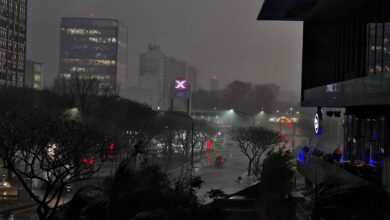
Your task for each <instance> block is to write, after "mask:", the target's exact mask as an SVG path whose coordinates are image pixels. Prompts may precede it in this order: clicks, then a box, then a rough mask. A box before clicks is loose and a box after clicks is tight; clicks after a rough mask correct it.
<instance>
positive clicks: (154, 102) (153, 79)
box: [138, 44, 165, 108]
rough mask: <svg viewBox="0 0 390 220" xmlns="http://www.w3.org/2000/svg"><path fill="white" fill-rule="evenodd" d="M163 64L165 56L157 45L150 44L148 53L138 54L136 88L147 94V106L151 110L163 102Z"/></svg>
mask: <svg viewBox="0 0 390 220" xmlns="http://www.w3.org/2000/svg"><path fill="white" fill-rule="evenodd" d="M164 62H165V54H164V53H163V52H161V51H160V47H159V46H158V45H155V44H150V45H149V47H148V51H147V52H146V53H142V54H140V62H139V79H138V88H139V89H141V90H143V91H145V92H146V93H147V95H148V96H149V100H148V103H147V104H149V105H151V107H152V108H157V107H158V106H161V105H162V102H163V95H164V94H163V93H164V88H163V84H164V71H165V70H164V68H165V66H164ZM145 98H146V97H145Z"/></svg>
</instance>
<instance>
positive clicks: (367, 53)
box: [259, 0, 390, 191]
mask: <svg viewBox="0 0 390 220" xmlns="http://www.w3.org/2000/svg"><path fill="white" fill-rule="evenodd" d="M389 10H390V1H387V0H356V1H348V0H338V1H320V0H314V1H313V0H310V1H309V0H303V1H294V2H293V3H292V1H288V0H266V1H265V3H264V5H263V8H262V10H261V12H260V14H259V20H287V21H303V22H304V34H303V62H302V63H303V66H302V97H301V102H302V105H303V106H307V107H319V110H320V109H321V108H322V107H336V108H345V120H344V126H343V127H344V149H343V157H344V159H345V160H351V161H362V162H364V163H366V164H370V165H371V166H375V167H376V168H377V171H378V172H379V173H380V174H381V175H380V176H381V181H382V185H383V187H384V188H385V189H386V190H387V191H390V42H389V39H390V14H389V13H387V12H388V11H389ZM319 112H320V111H319ZM324 132H326V131H324Z"/></svg>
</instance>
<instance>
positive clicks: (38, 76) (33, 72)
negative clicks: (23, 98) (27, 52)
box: [24, 60, 43, 90]
mask: <svg viewBox="0 0 390 220" xmlns="http://www.w3.org/2000/svg"><path fill="white" fill-rule="evenodd" d="M42 81H43V64H42V63H37V62H34V61H31V60H27V61H26V73H25V77H24V84H25V87H27V88H33V89H37V90H41V89H42Z"/></svg>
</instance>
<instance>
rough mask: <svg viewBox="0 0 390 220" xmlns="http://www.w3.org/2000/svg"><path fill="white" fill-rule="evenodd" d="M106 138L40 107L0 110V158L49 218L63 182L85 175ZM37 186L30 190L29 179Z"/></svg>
mask: <svg viewBox="0 0 390 220" xmlns="http://www.w3.org/2000/svg"><path fill="white" fill-rule="evenodd" d="M106 147H107V138H106V137H105V135H104V134H102V133H101V132H100V131H98V130H97V129H96V128H94V127H93V126H88V125H84V124H81V123H79V122H76V121H71V120H68V119H67V118H65V117H64V116H62V115H52V114H49V113H47V114H44V113H41V112H27V113H23V112H1V113H0V159H1V161H2V163H3V166H4V168H6V169H8V170H9V171H11V172H12V173H13V174H14V175H15V176H16V178H17V180H18V181H19V182H20V184H21V185H22V187H23V188H24V189H25V190H26V191H27V193H28V194H29V195H30V196H31V198H32V200H33V201H35V202H36V203H37V205H38V207H37V214H38V216H39V217H40V219H42V220H44V219H52V218H53V216H54V214H55V213H56V211H57V208H58V205H59V202H60V199H61V197H62V194H63V192H64V190H65V188H66V187H67V186H69V185H70V184H73V183H75V182H78V181H81V180H86V179H89V178H90V177H92V175H93V174H94V173H95V172H97V170H99V168H100V167H101V165H102V164H103V162H104V152H105V149H106ZM33 182H34V183H35V184H36V185H38V186H40V187H41V188H40V189H41V190H38V191H37V190H33V188H32V183H33Z"/></svg>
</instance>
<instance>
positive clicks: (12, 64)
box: [0, 0, 27, 87]
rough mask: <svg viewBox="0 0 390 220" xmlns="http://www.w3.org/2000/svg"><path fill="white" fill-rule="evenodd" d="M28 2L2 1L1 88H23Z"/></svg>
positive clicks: (0, 14)
mask: <svg viewBox="0 0 390 220" xmlns="http://www.w3.org/2000/svg"><path fill="white" fill-rule="evenodd" d="M26 25H27V0H0V86H7V87H23V84H24V72H25V59H26Z"/></svg>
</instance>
